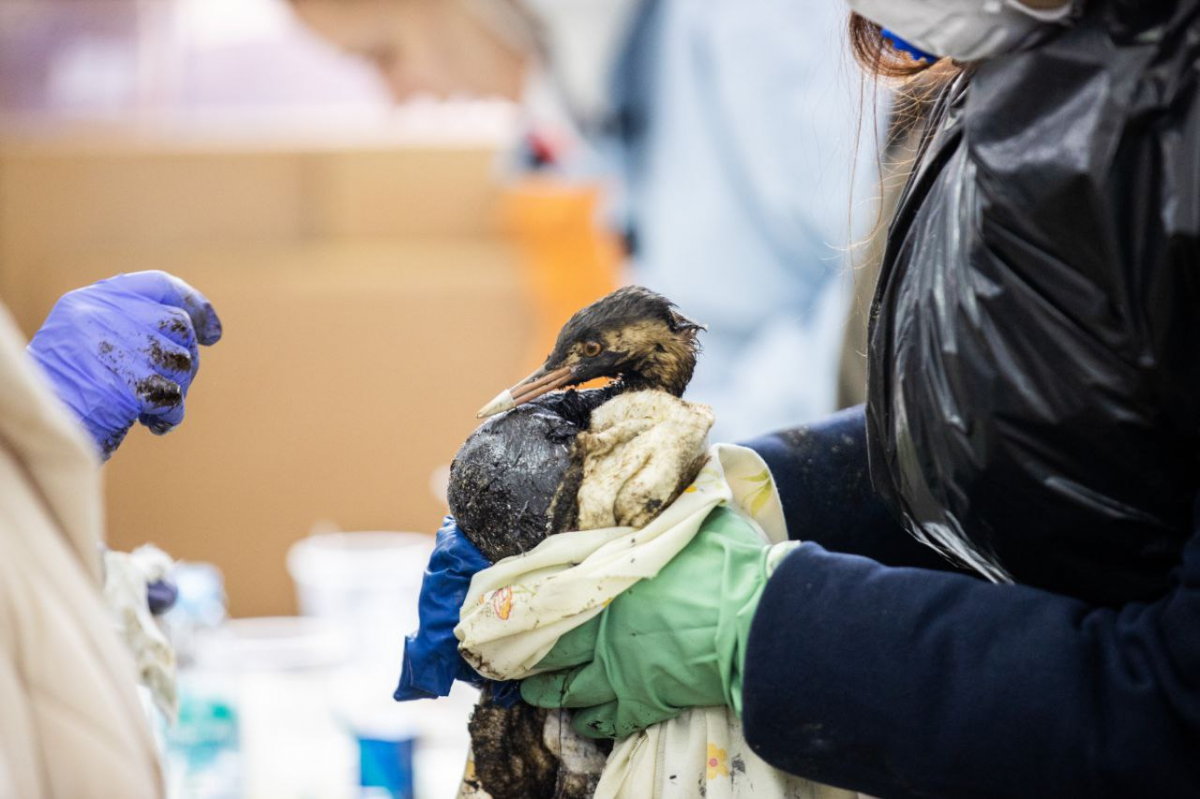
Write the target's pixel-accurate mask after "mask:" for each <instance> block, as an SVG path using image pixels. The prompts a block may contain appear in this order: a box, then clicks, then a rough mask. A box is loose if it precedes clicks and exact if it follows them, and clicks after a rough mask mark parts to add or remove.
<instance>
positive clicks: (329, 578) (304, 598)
mask: <svg viewBox="0 0 1200 799" xmlns="http://www.w3.org/2000/svg"><path fill="white" fill-rule="evenodd" d="M432 551H433V537H432V536H429V535H423V534H420V533H389V532H362V533H326V534H321V535H314V536H310V537H309V538H306V539H304V540H303V541H299V542H297V543H295V544H293V545H292V548H291V549H290V550H289V551H288V558H287V562H288V571H289V572H290V573H291V575H292V579H293V580H294V581H295V583H296V597H297V600H298V602H299V605H300V612H301V613H302V614H304V615H305V616H313V617H316V618H319V619H325V620H327V621H329V622H331V623H333V624H335V625H337V627H338V628H339V629H340V630H342V631H343V632H344V633H345V635H346V636H347V638H348V639H349V642H350V645H351V658H352V659H353V660H354V661H355V662H357V663H359V664H362V665H366V666H370V665H372V664H382V665H386V666H389V667H391V668H393V669H395V670H396V672H397V674H398V673H399V666H400V656H401V653H402V651H403V641H404V636H405V635H406V634H408V633H410V632H412V631H413V630H415V629H416V627H417V619H418V616H417V600H418V598H419V596H420V592H421V578H422V577H423V576H424V574H425V566H426V564H427V563H428V562H429V555H430V553H431V552H432Z"/></svg>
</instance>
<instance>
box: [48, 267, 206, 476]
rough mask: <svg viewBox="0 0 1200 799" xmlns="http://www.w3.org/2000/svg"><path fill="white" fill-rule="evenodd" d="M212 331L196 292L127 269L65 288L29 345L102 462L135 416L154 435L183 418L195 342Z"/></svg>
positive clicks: (195, 364) (196, 355) (196, 363)
mask: <svg viewBox="0 0 1200 799" xmlns="http://www.w3.org/2000/svg"><path fill="white" fill-rule="evenodd" d="M220 338H221V320H220V319H218V318H217V314H216V312H215V311H214V310H213V307H212V304H211V303H209V301H208V300H207V299H206V298H205V297H204V295H203V294H201V293H200V292H199V291H196V289H194V288H192V287H191V286H189V285H188V284H187V283H185V282H183V281H182V280H180V279H179V278H177V277H173V276H171V275H168V274H166V273H165V272H135V273H133V274H128V275H118V276H116V277H114V278H110V279H108V280H102V281H100V282H99V283H96V284H94V285H91V286H87V287H86V288H81V289H76V290H75V291H72V292H70V293H68V294H65V295H63V297H62V298H61V299H60V300H59V301H58V303H57V304H56V305H55V306H54V308H53V310H51V311H50V316H49V317H47V318H46V323H45V324H44V325H42V329H41V330H39V331H38V332H37V334H36V335H35V336H34V337H33V340H32V341H31V342H30V343H29V348H28V352H29V355H30V357H32V358H33V360H34V361H35V362H36V363H37V364H38V365H39V366H40V367H41V369H42V372H43V373H44V374H45V375H46V376H47V377H48V378H49V379H50V383H51V385H52V386H53V387H54V391H55V393H56V394H57V395H58V398H59V399H60V400H62V401H63V402H64V403H65V404H66V405H67V407H69V408H70V409H71V410H72V411H73V412H74V413H75V416H76V417H77V418H78V419H79V420H80V421H81V422H82V423H83V425H84V426H85V427H86V428H87V431H88V432H89V433H90V434H91V436H92V439H93V440H94V441H95V442H96V446H97V448H98V449H99V450H100V454H101V457H103V458H104V459H107V458H108V457H109V456H110V455H112V453H113V451H114V450H116V448H117V447H118V446H120V444H121V441H122V440H124V438H125V434H126V433H128V432H129V428H130V427H132V426H133V424H134V422H141V423H142V424H144V425H145V426H146V427H149V428H150V430H151V432H153V433H156V434H158V435H162V434H164V433H166V432H167V431H169V430H171V429H173V428H174V427H175V426H176V425H178V424H179V423H180V422H182V421H183V414H184V400H185V399H186V398H187V393H188V388H189V387H190V386H191V384H192V380H193V379H195V377H196V370H197V369H199V368H200V350H199V346H198V345H200V344H203V345H206V346H208V345H211V344H215V343H217V341H218V340H219V339H220Z"/></svg>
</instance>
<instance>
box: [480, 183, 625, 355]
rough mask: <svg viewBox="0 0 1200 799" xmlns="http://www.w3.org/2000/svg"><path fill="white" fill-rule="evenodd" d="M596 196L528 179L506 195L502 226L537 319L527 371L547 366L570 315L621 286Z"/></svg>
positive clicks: (618, 259) (617, 256) (596, 190)
mask: <svg viewBox="0 0 1200 799" xmlns="http://www.w3.org/2000/svg"><path fill="white" fill-rule="evenodd" d="M600 191H601V190H600V187H598V186H595V185H586V184H582V185H581V184H574V183H563V182H559V181H554V180H551V179H547V178H530V179H526V180H523V181H521V182H518V183H516V184H514V185H513V186H511V187H510V188H508V189H507V190H506V192H505V196H504V199H503V202H502V204H501V213H502V223H503V227H504V230H505V232H506V233H508V234H509V235H510V236H511V237H512V238H513V240H514V241H515V243H516V244H517V247H518V248H519V250H520V259H519V261H520V264H521V269H522V272H523V276H524V282H525V286H526V289H527V291H528V293H529V296H530V299H531V300H532V302H533V307H534V313H535V318H534V338H533V343H532V345H531V347H532V348H531V351H530V353H529V355H528V358H527V360H528V367H529V369H531V370H532V369H534V368H536V367H537V366H539V365H541V363H542V362H543V361H544V360H545V358H546V355H547V354H548V353H549V352H550V350H551V349H552V348H553V346H554V340H555V338H556V337H557V336H558V331H559V328H561V327H562V326H563V323H565V322H566V321H567V320H568V319H569V318H571V315H572V314H574V313H575V312H576V311H578V310H579V309H580V308H582V307H584V306H585V305H588V304H590V303H592V302H595V301H596V300H598V299H600V298H601V297H603V296H604V295H606V294H608V293H610V292H612V291H613V290H615V289H616V288H617V287H618V286H619V285H620V284H621V282H622V281H621V265H622V263H623V261H624V258H623V254H622V250H621V245H620V241H619V239H618V237H617V236H616V235H614V234H613V233H612V232H610V231H606V230H604V229H603V227H602V226H601V224H600V223H599V222H598V220H597V216H598V213H597V209H598V208H599V206H600Z"/></svg>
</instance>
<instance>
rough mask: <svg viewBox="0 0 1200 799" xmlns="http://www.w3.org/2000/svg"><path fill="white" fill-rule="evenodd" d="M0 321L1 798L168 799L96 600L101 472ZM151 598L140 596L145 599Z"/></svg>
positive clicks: (128, 671)
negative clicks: (164, 793)
mask: <svg viewBox="0 0 1200 799" xmlns="http://www.w3.org/2000/svg"><path fill="white" fill-rule="evenodd" d="M23 345H24V342H23V341H21V337H20V334H19V333H18V332H17V330H16V327H15V326H14V325H13V323H12V321H11V319H10V318H9V316H8V314H7V312H5V311H4V310H3V308H0V708H2V710H0V795H4V796H5V797H8V796H13V797H20V799H49V798H50V797H71V798H72V799H76V798H78V799H88V797H96V799H109V798H110V797H117V796H119V797H122V799H125V798H126V797H128V799H141V798H142V797H146V798H147V799H150V798H152V797H159V796H162V795H163V782H162V775H161V773H160V771H159V766H158V761H157V757H156V754H155V749H154V743H153V740H152V738H151V735H150V730H149V726H148V725H147V723H146V718H145V716H144V715H143V712H142V708H141V705H140V704H139V702H138V699H137V694H136V690H135V685H136V683H137V675H136V671H135V669H134V665H133V662H132V660H131V659H130V656H129V653H128V652H127V651H126V650H125V648H124V647H123V646H122V644H121V642H120V640H118V638H117V636H116V634H115V633H114V631H113V625H112V620H111V617H110V616H109V614H108V610H107V608H106V607H105V605H104V600H103V598H102V596H101V591H100V574H99V555H98V546H99V544H100V542H101V534H102V521H101V491H100V476H99V463H98V460H97V457H96V455H95V452H94V446H93V444H92V442H91V441H89V440H88V438H87V436H86V433H85V431H84V429H83V428H82V427H81V426H80V425H79V424H78V423H77V422H76V421H74V420H73V419H71V418H70V416H69V414H68V411H67V409H66V408H65V407H64V406H62V405H61V404H60V403H59V401H58V400H57V399H56V398H55V396H54V394H53V392H52V391H51V389H50V387H49V385H48V384H47V383H46V381H45V380H44V378H43V377H42V375H41V374H39V373H38V372H37V371H36V368H35V367H34V365H33V363H32V362H31V361H30V360H29V359H28V357H27V355H26V353H25V350H24V346H23ZM143 592H144V588H143Z"/></svg>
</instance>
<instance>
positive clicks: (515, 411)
mask: <svg viewBox="0 0 1200 799" xmlns="http://www.w3.org/2000/svg"><path fill="white" fill-rule="evenodd" d="M702 329H703V327H702V326H701V325H698V324H696V323H694V322H692V321H690V320H689V319H687V318H686V317H684V316H683V315H682V314H680V313H679V311H678V310H677V309H676V308H675V306H674V305H673V304H672V303H671V302H670V301H669V300H667V299H666V298H665V297H662V296H661V295H659V294H655V293H654V292H652V291H649V290H647V289H644V288H641V287H637V286H631V287H627V288H623V289H619V290H618V291H616V292H613V293H612V294H610V295H608V296H606V297H604V298H602V299H600V300H598V301H597V302H595V303H593V304H592V305H589V306H588V307H586V308H584V309H582V310H581V311H579V312H578V313H576V314H575V315H574V316H572V317H571V319H570V320H569V321H568V322H567V323H566V325H564V326H563V328H562V330H561V331H560V333H559V336H558V339H557V341H556V342H555V345H554V349H553V350H552V351H551V353H550V355H549V356H548V357H547V358H546V361H545V363H544V364H543V365H542V367H541V368H540V369H538V370H537V371H536V372H534V373H533V374H532V375H530V376H529V377H528V378H526V379H525V380H523V381H521V382H520V383H518V384H517V385H515V386H513V387H512V388H511V389H508V390H507V391H504V392H501V394H500V395H499V396H497V397H496V398H495V399H494V400H492V402H490V403H489V404H488V405H487V406H485V407H484V408H483V410H481V411H480V413H479V416H480V417H489V416H490V417H492V418H490V419H488V421H486V422H484V423H483V424H482V425H480V427H479V428H478V429H476V431H475V432H474V433H472V434H471V436H470V437H469V438H468V439H467V441H466V442H465V443H464V444H463V446H462V448H461V449H460V450H459V452H458V455H457V456H456V457H455V460H454V463H453V465H452V467H451V471H450V486H449V491H448V499H449V504H450V510H451V512H452V513H453V514H454V516H455V518H456V520H457V522H458V526H459V529H461V530H462V531H463V533H464V535H466V536H467V538H468V539H470V541H471V542H472V543H473V544H475V546H476V547H477V548H478V549H479V550H480V552H482V553H483V555H484V556H485V557H487V558H488V560H490V561H492V562H493V563H494V562H496V561H498V560H501V559H503V558H505V557H509V556H512V555H517V554H520V553H523V552H528V551H529V550H531V549H533V548H534V547H535V546H537V544H538V543H540V542H541V541H542V540H544V539H545V538H546V536H548V535H553V534H557V533H563V532H567V531H570V530H576V529H580V527H579V513H580V489H581V485H582V484H583V481H584V478H585V471H587V472H588V473H589V474H593V475H594V474H597V473H599V472H604V471H606V467H607V472H608V475H609V476H608V478H604V477H597V478H596V483H597V485H598V486H599V485H600V484H601V483H603V482H604V480H605V479H609V480H610V482H612V481H613V470H614V468H616V469H617V470H618V471H619V470H620V469H621V466H620V460H619V459H617V460H613V459H611V458H609V459H608V462H607V464H606V463H603V462H602V461H604V458H605V457H607V456H608V455H610V454H611V451H612V450H613V448H614V447H615V446H619V445H621V444H624V443H626V442H628V441H630V440H632V439H633V438H636V437H638V435H639V434H640V433H641V432H644V431H645V430H646V429H647V428H653V427H654V425H655V424H656V423H657V422H658V421H660V420H659V419H657V418H655V409H656V408H658V407H664V408H667V407H669V406H670V402H667V403H656V402H653V401H651V402H645V403H632V404H630V403H622V405H629V406H630V407H629V408H628V409H627V408H621V409H620V410H621V413H614V414H606V416H611V417H613V418H611V419H606V422H605V429H604V430H602V431H593V430H592V429H591V428H592V419H593V415H594V414H595V413H596V411H597V410H598V409H599V408H601V407H602V406H605V405H606V403H609V402H610V401H611V400H613V399H614V398H616V397H619V396H622V395H627V394H629V393H630V392H642V391H647V392H662V394H659V396H660V397H663V395H664V394H665V395H669V396H665V397H664V399H666V400H671V398H673V397H674V398H677V397H680V396H681V395H682V394H683V393H684V390H685V389H686V388H687V385H688V382H689V381H690V380H691V378H692V372H693V370H694V369H695V365H696V356H697V353H698V351H699V343H698V341H697V339H696V337H697V333H698V332H699V331H700V330H702ZM597 378H609V379H610V380H612V382H611V383H609V384H608V385H607V386H605V387H603V388H598V389H589V390H584V391H576V390H574V389H572V388H571V387H573V386H577V385H580V384H582V383H585V382H588V381H590V380H594V379H597ZM559 389H567V390H565V391H559ZM676 404H678V403H676ZM685 404H686V403H685ZM629 414H632V417H633V418H627V417H629ZM707 414H708V411H707V409H705V410H704V412H703V413H702V414H700V416H701V420H700V423H699V426H698V427H702V428H703V429H702V430H699V429H698V427H697V426H696V425H693V428H694V429H693V431H692V432H693V433H697V432H698V433H699V435H700V437H701V438H703V436H704V435H705V434H706V433H707V429H708V426H709V425H711V415H707ZM706 415H707V416H706ZM667 416H670V412H669V411H668V412H667V413H665V414H664V418H663V419H662V420H661V421H662V422H663V423H664V424H667V423H671V422H672V421H674V420H671V419H668V418H665V417H667ZM705 419H707V421H705ZM653 440H654V439H653V437H652V436H651V437H642V441H643V442H645V441H653ZM668 443H669V442H668ZM643 446H645V444H643ZM655 449H656V450H659V449H662V450H669V449H670V448H669V446H665V447H661V448H659V447H655ZM597 455H599V456H600V457H591V456H597ZM638 460H639V462H641V463H643V464H649V465H651V467H654V468H651V469H650V470H649V471H647V472H644V473H640V474H638V475H636V476H632V478H631V479H629V480H628V481H624V479H623V477H622V475H620V474H618V475H616V480H615V482H617V483H621V486H620V487H621V488H626V483H627V485H628V488H627V490H625V491H624V493H623V494H622V495H621V496H616V495H615V494H614V498H613V500H612V501H610V502H608V504H615V505H617V506H622V507H624V506H632V507H631V509H630V510H629V511H628V513H629V514H630V518H632V519H634V520H635V523H645V521H646V520H648V519H650V518H652V517H653V516H654V515H656V514H657V512H658V511H659V510H660V509H661V508H662V507H664V506H665V505H666V504H669V502H670V501H671V500H672V499H674V497H675V496H677V495H678V493H679V491H681V490H682V489H683V488H684V487H685V486H686V485H687V484H688V483H690V482H691V480H692V478H693V477H694V476H695V473H696V470H697V469H698V468H699V461H697V460H696V459H695V457H694V453H690V451H689V453H687V454H683V455H681V456H680V457H672V456H671V454H670V453H669V452H667V454H666V455H665V456H664V455H663V453H662V452H659V451H655V452H653V453H647V454H646V455H645V456H644V457H641V456H639V458H638ZM585 466H586V467H587V468H586V470H585ZM601 491H603V488H601ZM584 495H585V503H586V502H587V497H588V496H589V495H588V494H587V493H586V492H585V494H584ZM593 504H595V503H593ZM601 504H604V503H603V502H602V503H601ZM593 518H596V517H595V516H594V514H593ZM616 523H619V520H617V522H616ZM546 721H547V715H546V713H545V712H544V711H535V710H534V709H532V708H528V707H520V708H517V709H513V710H511V711H506V710H504V709H503V708H499V707H497V706H495V705H494V704H492V703H491V702H490V699H489V696H488V694H487V692H486V690H485V695H484V698H483V700H482V701H481V703H480V706H479V709H478V710H477V711H476V716H475V718H474V720H473V721H472V723H471V734H472V740H473V751H474V755H475V758H476V768H475V773H476V775H477V779H478V780H479V782H480V785H479V787H480V788H482V789H483V790H484V791H486V792H487V793H489V794H490V795H491V796H492V799H509V798H510V797H512V799H518V798H519V799H586V798H587V797H590V796H591V793H592V791H593V790H594V788H595V784H596V780H597V779H598V775H599V772H598V771H595V772H589V773H576V772H572V771H571V770H570V769H569V768H567V767H566V765H565V763H566V761H565V760H564V761H560V760H559V759H558V755H557V754H555V751H556V747H555V746H552V744H555V743H557V742H553V741H552V742H546V741H544V740H543V739H542V738H540V737H539V736H540V735H541V732H542V730H541V727H543V726H545V724H546ZM551 721H553V719H552V720H551ZM560 727H561V728H565V729H566V730H567V732H568V733H569V732H570V731H569V728H566V725H560ZM557 728H558V727H556V729H557ZM504 740H512V741H516V740H520V741H522V742H523V744H522V747H523V751H522V753H521V756H520V757H519V758H512V757H509V758H507V759H506V758H505V754H504V751H503V747H498V746H497V745H496V742H497V741H504ZM537 741H542V746H540V747H539V746H538V745H537V744H536V743H535V742H537ZM575 743H576V744H577V745H578V746H580V747H584V748H587V747H593V748H594V746H595V745H594V744H593V743H592V742H590V741H586V740H585V739H579V741H577V742H575ZM572 760H573V761H574V762H579V758H572ZM583 760H585V761H587V762H591V763H594V762H596V761H597V760H598V761H599V762H601V763H602V762H603V757H602V756H601V755H600V754H596V756H595V757H591V758H584V759H583ZM547 763H559V766H558V770H557V773H556V774H555V775H554V779H549V777H548V774H547V771H546V768H547V766H546V764H547Z"/></svg>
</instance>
